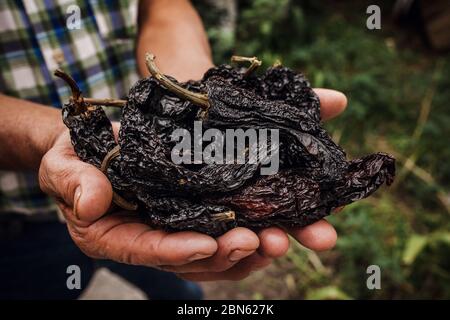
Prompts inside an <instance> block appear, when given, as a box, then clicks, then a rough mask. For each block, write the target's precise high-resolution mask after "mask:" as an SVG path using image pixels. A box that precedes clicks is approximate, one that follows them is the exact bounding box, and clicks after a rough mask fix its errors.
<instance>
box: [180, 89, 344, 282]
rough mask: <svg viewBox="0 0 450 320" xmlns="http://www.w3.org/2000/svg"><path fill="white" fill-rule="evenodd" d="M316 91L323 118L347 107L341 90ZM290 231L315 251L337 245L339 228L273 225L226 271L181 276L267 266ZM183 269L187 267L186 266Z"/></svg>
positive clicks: (234, 273)
mask: <svg viewBox="0 0 450 320" xmlns="http://www.w3.org/2000/svg"><path fill="white" fill-rule="evenodd" d="M314 91H315V92H316V94H317V95H318V96H319V98H320V105H321V110H320V114H321V118H322V120H323V121H327V120H330V119H332V118H334V117H336V116H338V115H339V114H340V113H342V112H343V111H344V110H345V108H346V107H347V98H346V96H345V95H344V94H343V93H341V92H339V91H335V90H330V89H322V88H318V89H314ZM288 234H290V235H291V236H292V237H293V238H294V239H296V240H297V241H298V242H299V243H301V244H302V245H303V246H305V247H307V248H309V249H311V250H314V251H325V250H329V249H331V248H333V247H334V245H335V244H336V240H337V233H336V230H335V229H334V228H333V226H332V225H331V224H330V223H328V222H327V221H326V220H325V219H322V220H320V221H317V222H315V223H313V224H311V225H309V226H306V227H303V228H293V229H290V230H287V231H285V230H282V229H280V228H278V227H271V228H267V229H264V230H262V231H260V232H259V233H258V234H257V236H258V239H259V247H258V249H257V250H256V251H255V252H254V253H252V254H251V255H249V256H248V257H246V258H244V259H242V260H241V261H239V263H237V264H235V265H234V266H232V267H231V268H229V269H227V270H226V271H222V272H203V273H198V272H195V270H194V272H187V273H182V274H180V275H179V276H180V277H182V278H184V279H187V280H192V281H213V280H241V279H244V278H246V277H247V276H248V275H249V274H250V273H251V272H253V271H255V270H258V269H261V268H264V267H266V266H268V265H269V264H270V263H271V262H272V260H273V259H275V258H279V257H281V256H283V255H284V254H286V252H287V250H288V249H289V238H288ZM182 270H183V271H187V270H186V269H182Z"/></svg>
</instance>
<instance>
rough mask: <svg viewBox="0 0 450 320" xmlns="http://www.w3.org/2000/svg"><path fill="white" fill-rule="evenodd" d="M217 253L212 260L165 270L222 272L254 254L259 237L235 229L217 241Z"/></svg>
mask: <svg viewBox="0 0 450 320" xmlns="http://www.w3.org/2000/svg"><path fill="white" fill-rule="evenodd" d="M216 241H217V246H218V249H217V252H216V253H215V254H214V256H212V257H211V258H208V259H204V260H201V261H196V262H192V263H189V264H186V265H184V266H178V267H170V266H165V267H164V270H167V271H173V272H177V273H190V272H206V271H210V272H221V271H225V270H227V269H229V268H231V267H232V266H233V265H235V264H236V263H238V262H239V261H240V260H242V259H244V258H245V257H248V256H250V255H251V254H253V253H254V252H255V251H256V249H257V248H258V246H259V239H258V236H257V235H256V234H255V233H254V232H252V231H250V230H249V229H246V228H235V229H232V230H230V231H228V232H227V233H225V234H224V235H222V236H220V237H219V238H217V239H216Z"/></svg>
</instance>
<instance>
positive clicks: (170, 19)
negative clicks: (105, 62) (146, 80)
mask: <svg viewBox="0 0 450 320" xmlns="http://www.w3.org/2000/svg"><path fill="white" fill-rule="evenodd" d="M147 51H150V52H152V53H154V54H155V56H156V59H157V60H156V62H157V64H158V67H159V68H160V69H161V71H162V72H163V73H165V74H168V75H171V76H173V77H175V78H176V79H177V80H178V81H186V80H190V79H200V78H201V77H202V76H203V73H204V72H205V71H206V70H208V68H210V67H212V66H213V63H212V59H211V49H210V47H209V43H208V39H207V36H206V33H205V30H204V27H203V24H202V21H201V19H200V17H199V16H198V14H197V12H196V11H195V9H194V8H193V7H192V5H191V4H190V2H189V1H187V0H144V1H141V3H140V7H139V36H138V43H137V52H136V55H137V61H138V65H139V72H140V73H141V75H143V76H148V71H147V68H146V66H145V59H144V57H145V53H146V52H147Z"/></svg>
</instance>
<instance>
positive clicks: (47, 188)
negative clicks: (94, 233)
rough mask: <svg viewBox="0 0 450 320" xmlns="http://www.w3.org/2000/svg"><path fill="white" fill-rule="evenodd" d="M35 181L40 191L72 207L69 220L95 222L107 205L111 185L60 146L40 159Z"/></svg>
mask: <svg viewBox="0 0 450 320" xmlns="http://www.w3.org/2000/svg"><path fill="white" fill-rule="evenodd" d="M39 182H40V186H41V189H42V190H43V191H44V192H46V193H48V194H50V195H53V196H55V197H57V198H59V199H62V200H63V201H64V202H65V203H66V204H67V205H68V206H70V207H72V206H73V207H74V209H75V210H73V211H71V212H72V213H73V216H69V217H66V218H67V219H69V220H70V219H71V220H80V221H84V222H92V221H95V220H97V219H98V218H100V217H101V216H102V215H103V214H104V213H105V212H106V211H107V210H108V208H109V206H110V204H111V200H112V187H111V184H110V182H109V181H108V179H107V178H106V176H105V175H104V174H103V173H102V172H101V171H99V170H98V169H97V168H95V167H94V166H92V165H90V164H87V163H84V162H82V161H80V160H79V159H78V158H77V157H76V156H75V154H74V153H73V150H72V151H71V150H70V149H69V150H67V149H65V148H64V147H55V148H53V149H51V150H50V151H49V152H48V153H47V154H46V155H45V156H44V157H43V158H42V161H41V166H40V169H39Z"/></svg>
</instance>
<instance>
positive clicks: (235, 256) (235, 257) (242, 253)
mask: <svg viewBox="0 0 450 320" xmlns="http://www.w3.org/2000/svg"><path fill="white" fill-rule="evenodd" d="M253 252H255V250H240V249H236V250H234V251H232V252H231V253H230V255H229V256H228V259H229V260H230V261H231V262H236V261H239V260H242V259H244V258H245V257H248V256H249V255H251V254H252V253H253Z"/></svg>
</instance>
